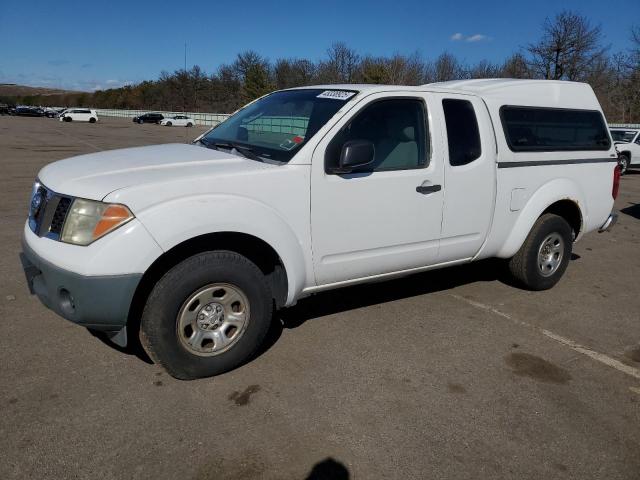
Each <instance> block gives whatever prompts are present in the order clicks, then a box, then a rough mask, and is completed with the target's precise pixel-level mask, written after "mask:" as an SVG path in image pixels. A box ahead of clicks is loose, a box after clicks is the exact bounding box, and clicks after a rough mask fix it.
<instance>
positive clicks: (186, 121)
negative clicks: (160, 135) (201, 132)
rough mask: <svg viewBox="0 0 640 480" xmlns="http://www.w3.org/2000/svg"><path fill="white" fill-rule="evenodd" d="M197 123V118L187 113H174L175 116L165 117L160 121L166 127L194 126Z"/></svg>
mask: <svg viewBox="0 0 640 480" xmlns="http://www.w3.org/2000/svg"><path fill="white" fill-rule="evenodd" d="M195 124H196V122H195V120H194V119H193V118H191V117H187V116H186V115H174V116H173V117H165V118H163V119H162V121H161V122H160V125H164V126H165V127H171V126H174V127H193V126H194V125H195Z"/></svg>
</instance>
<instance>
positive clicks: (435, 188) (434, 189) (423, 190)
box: [416, 185, 442, 195]
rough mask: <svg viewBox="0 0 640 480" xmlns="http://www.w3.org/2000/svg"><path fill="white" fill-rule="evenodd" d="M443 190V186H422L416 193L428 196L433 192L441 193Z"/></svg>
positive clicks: (417, 188)
mask: <svg viewBox="0 0 640 480" xmlns="http://www.w3.org/2000/svg"><path fill="white" fill-rule="evenodd" d="M440 190H442V185H420V186H418V187H416V192H418V193H422V194H425V195H426V194H428V193H433V192H439V191H440Z"/></svg>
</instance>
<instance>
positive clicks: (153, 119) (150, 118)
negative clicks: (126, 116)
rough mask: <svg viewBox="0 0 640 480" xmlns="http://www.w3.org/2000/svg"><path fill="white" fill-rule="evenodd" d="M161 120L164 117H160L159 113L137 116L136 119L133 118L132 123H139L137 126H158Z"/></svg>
mask: <svg viewBox="0 0 640 480" xmlns="http://www.w3.org/2000/svg"><path fill="white" fill-rule="evenodd" d="M163 118H164V115H162V114H161V113H144V114H142V115H139V116H137V117H133V123H139V124H143V123H155V124H160V122H162V119H163Z"/></svg>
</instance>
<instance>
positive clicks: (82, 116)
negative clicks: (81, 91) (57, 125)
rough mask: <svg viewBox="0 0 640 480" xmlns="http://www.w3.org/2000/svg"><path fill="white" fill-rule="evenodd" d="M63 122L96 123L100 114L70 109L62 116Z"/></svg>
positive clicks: (85, 109)
mask: <svg viewBox="0 0 640 480" xmlns="http://www.w3.org/2000/svg"><path fill="white" fill-rule="evenodd" d="M60 121H61V122H89V123H96V122H97V121H98V114H97V113H96V111H95V110H90V109H88V108H68V109H67V110H65V111H64V112H62V113H61V114H60Z"/></svg>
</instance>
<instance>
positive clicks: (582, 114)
mask: <svg viewBox="0 0 640 480" xmlns="http://www.w3.org/2000/svg"><path fill="white" fill-rule="evenodd" d="M500 118H501V120H502V128H503V129H504V132H505V136H506V139H507V144H508V145H509V148H510V149H511V150H512V151H514V152H540V151H545V152H549V151H571V150H608V149H609V147H610V146H611V142H610V140H609V134H608V131H607V126H606V124H605V122H604V118H603V117H602V114H601V113H600V112H598V111H594V110H570V109H560V108H538V107H513V106H504V107H502V108H501V109H500Z"/></svg>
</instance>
